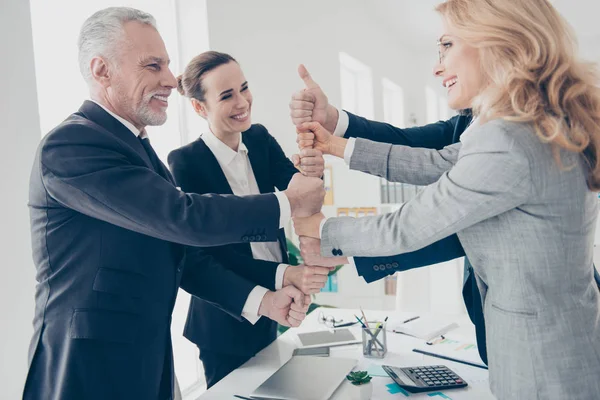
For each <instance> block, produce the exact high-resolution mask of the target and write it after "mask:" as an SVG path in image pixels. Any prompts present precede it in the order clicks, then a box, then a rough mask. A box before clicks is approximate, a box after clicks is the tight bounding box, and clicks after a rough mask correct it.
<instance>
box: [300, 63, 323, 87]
mask: <svg viewBox="0 0 600 400" xmlns="http://www.w3.org/2000/svg"><path fill="white" fill-rule="evenodd" d="M298 75H300V78H302V80H303V81H304V84H305V85H306V88H307V89H314V88H318V87H319V85H318V84H317V82H315V81H314V80H313V78H312V76H310V73H309V72H308V70H307V69H306V67H305V66H304V64H300V65H299V66H298Z"/></svg>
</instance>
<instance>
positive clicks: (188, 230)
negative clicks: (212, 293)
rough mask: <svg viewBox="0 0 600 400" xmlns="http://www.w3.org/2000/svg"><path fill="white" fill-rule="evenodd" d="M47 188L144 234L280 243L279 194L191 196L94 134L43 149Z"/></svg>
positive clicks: (80, 131) (77, 134) (56, 136)
mask: <svg viewBox="0 0 600 400" xmlns="http://www.w3.org/2000/svg"><path fill="white" fill-rule="evenodd" d="M40 151H41V154H40V164H39V168H41V176H42V182H43V184H44V185H45V187H46V190H47V192H48V194H49V195H50V196H52V197H53V198H54V199H55V200H56V201H57V202H58V203H60V204H62V205H64V206H66V207H68V208H71V209H74V210H76V211H78V212H80V213H82V214H85V215H87V216H90V217H92V218H96V219H99V220H102V221H106V222H108V223H111V224H114V225H117V226H120V227H122V228H125V229H130V230H132V231H136V232H139V233H142V234H145V235H149V236H152V237H156V238H158V239H162V240H167V241H171V242H175V243H181V244H186V245H192V246H215V245H223V244H228V243H237V242H246V241H249V238H250V237H254V239H255V240H257V241H273V240H277V233H278V230H279V203H278V201H277V198H276V197H275V196H274V195H273V194H265V195H257V196H246V197H243V198H241V197H236V196H227V195H213V194H209V195H198V194H189V193H184V192H181V191H179V190H177V188H175V186H173V185H172V184H171V183H170V182H168V181H167V180H165V179H163V178H162V177H161V176H160V175H158V174H156V173H154V172H153V171H151V170H150V169H149V168H146V167H145V166H141V165H136V164H134V163H132V161H131V158H130V157H128V156H127V151H126V150H125V149H123V148H121V144H120V143H119V142H118V141H114V140H107V138H106V136H105V135H103V134H101V133H99V132H98V131H96V130H95V129H93V128H91V127H86V126H84V125H80V124H69V125H65V126H63V127H61V128H59V129H58V130H56V131H54V132H53V133H51V134H50V135H48V137H47V138H46V139H45V140H44V142H43V144H42V146H41V148H40Z"/></svg>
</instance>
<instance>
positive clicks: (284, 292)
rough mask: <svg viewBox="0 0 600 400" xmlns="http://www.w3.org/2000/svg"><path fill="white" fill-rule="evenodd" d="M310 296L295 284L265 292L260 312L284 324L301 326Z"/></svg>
mask: <svg viewBox="0 0 600 400" xmlns="http://www.w3.org/2000/svg"><path fill="white" fill-rule="evenodd" d="M309 305H310V296H307V295H305V294H303V293H302V292H301V291H300V290H298V289H296V288H295V287H293V286H286V287H284V288H283V289H280V290H278V291H276V292H271V291H268V292H267V293H265V295H264V297H263V299H262V301H261V303H260V307H259V309H258V314H259V315H263V316H265V317H267V318H270V319H272V320H273V321H275V322H277V323H279V324H280V325H283V326H290V327H296V326H300V324H301V323H302V321H303V320H304V318H305V317H306V312H307V311H308V306H309Z"/></svg>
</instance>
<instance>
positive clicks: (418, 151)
mask: <svg viewBox="0 0 600 400" xmlns="http://www.w3.org/2000/svg"><path fill="white" fill-rule="evenodd" d="M461 146H462V144H461V143H460V142H459V143H454V144H451V145H449V146H446V147H444V148H443V149H441V150H436V149H425V148H416V147H409V146H402V145H391V144H387V143H379V142H373V141H370V140H366V139H356V143H355V144H354V151H353V152H352V157H351V158H350V169H353V170H357V171H362V172H366V173H368V174H371V175H376V176H380V177H382V178H385V179H386V180H387V181H389V182H402V183H410V184H413V185H419V186H425V185H430V184H432V183H434V182H436V181H437V180H438V179H440V177H441V176H442V175H443V174H444V173H445V172H446V171H448V170H450V169H451V168H452V167H453V166H454V164H456V160H457V159H458V153H459V151H460V148H461Z"/></svg>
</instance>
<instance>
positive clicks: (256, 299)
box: [242, 285, 269, 325]
mask: <svg viewBox="0 0 600 400" xmlns="http://www.w3.org/2000/svg"><path fill="white" fill-rule="evenodd" d="M268 291H269V290H267V289H265V288H264V287H262V286H258V285H257V286H255V287H254V289H252V291H251V292H250V294H249V295H248V298H247V299H246V303H245V304H244V308H243V309H242V317H244V318H246V320H248V322H250V323H251V324H252V325H254V324H255V323H256V322H257V321H258V320H259V319H260V315H258V310H259V309H260V303H261V302H262V299H263V297H265V294H267V292H268Z"/></svg>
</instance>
